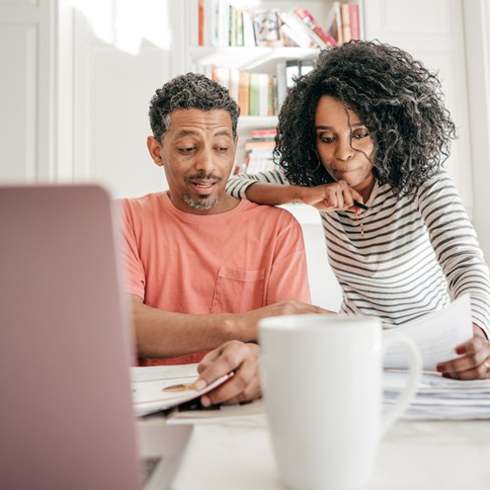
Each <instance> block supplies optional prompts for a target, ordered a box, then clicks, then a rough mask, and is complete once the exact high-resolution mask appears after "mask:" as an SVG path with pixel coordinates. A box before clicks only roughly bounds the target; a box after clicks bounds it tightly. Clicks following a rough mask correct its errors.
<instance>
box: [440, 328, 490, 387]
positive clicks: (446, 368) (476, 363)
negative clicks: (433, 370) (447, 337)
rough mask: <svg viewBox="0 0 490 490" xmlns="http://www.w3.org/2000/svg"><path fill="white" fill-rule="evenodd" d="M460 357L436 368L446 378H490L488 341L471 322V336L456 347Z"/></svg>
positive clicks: (489, 348)
mask: <svg viewBox="0 0 490 490" xmlns="http://www.w3.org/2000/svg"><path fill="white" fill-rule="evenodd" d="M456 354H459V355H460V356H461V357H458V358H457V359H452V360H450V361H447V362H441V363H439V364H438V365H437V370H438V371H439V372H440V373H442V375H443V376H445V377H447V378H454V379H490V342H489V341H488V339H487V338H486V336H485V334H484V333H483V330H482V329H481V328H480V327H479V326H478V325H475V324H473V337H472V338H471V339H470V340H468V341H467V342H465V343H464V344H461V345H458V346H457V347H456Z"/></svg>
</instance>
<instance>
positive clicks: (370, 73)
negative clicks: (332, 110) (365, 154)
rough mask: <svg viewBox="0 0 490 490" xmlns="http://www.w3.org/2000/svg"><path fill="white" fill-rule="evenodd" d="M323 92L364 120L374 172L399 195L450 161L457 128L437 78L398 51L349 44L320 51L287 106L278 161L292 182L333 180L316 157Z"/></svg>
mask: <svg viewBox="0 0 490 490" xmlns="http://www.w3.org/2000/svg"><path fill="white" fill-rule="evenodd" d="M323 95H329V96H332V97H335V98H337V99H339V100H340V101H342V102H343V103H344V104H345V105H346V106H347V107H349V108H351V109H352V110H353V111H354V112H356V113H357V115H358V116H359V117H360V118H361V121H362V122H363V124H365V125H366V127H367V128H368V130H369V131H370V136H371V138H372V139H373V142H374V148H375V151H374V156H373V162H372V163H373V174H374V176H375V177H376V178H377V180H378V182H379V183H380V185H382V184H385V183H388V184H389V185H390V186H391V188H392V189H393V192H394V194H395V195H398V196H401V195H407V194H411V193H413V192H415V191H416V190H417V189H418V187H419V186H420V185H421V184H423V183H424V182H425V181H426V180H427V179H428V178H429V177H431V176H432V175H433V174H434V173H435V172H436V171H437V170H438V169H439V168H440V167H441V165H442V164H443V163H444V161H445V160H446V159H447V157H448V156H449V151H450V145H451V139H452V138H454V137H455V126H454V123H453V122H452V120H451V118H450V114H449V111H448V110H447V109H446V108H445V106H444V96H443V94H442V92H441V83H440V81H439V80H438V78H437V76H436V75H435V74H432V73H430V72H429V71H428V70H427V69H426V68H425V67H424V66H423V65H422V63H421V62H419V61H415V60H414V59H413V58H412V56H411V55H409V54H408V53H406V52H405V51H403V50H401V49H399V48H396V47H393V46H390V45H387V44H382V43H379V42H377V41H375V42H367V41H351V42H350V43H347V44H344V45H342V46H339V47H335V48H331V49H326V50H324V51H322V52H321V53H320V56H319V58H318V60H317V62H316V66H315V69H314V70H312V71H310V72H309V73H308V74H306V75H304V76H302V77H299V78H298V79H297V81H296V83H295V86H294V87H293V88H292V89H291V90H290V91H289V93H288V95H287V97H286V99H285V101H284V104H283V106H282V109H281V112H280V114H279V124H278V134H277V137H276V149H275V157H276V159H278V161H279V164H280V165H281V166H282V167H283V168H284V170H285V173H286V176H287V177H288V179H289V180H290V182H291V183H293V184H297V185H306V186H314V185H318V184H323V183H328V182H333V179H332V178H331V177H330V175H329V174H328V173H327V171H326V170H325V168H324V167H323V165H322V164H321V162H320V161H319V157H318V154H317V152H316V142H315V112H316V107H317V105H318V101H319V99H320V98H321V97H322V96H323Z"/></svg>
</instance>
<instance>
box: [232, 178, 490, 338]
mask: <svg viewBox="0 0 490 490" xmlns="http://www.w3.org/2000/svg"><path fill="white" fill-rule="evenodd" d="M257 180H258V181H260V182H271V183H279V184H288V181H287V180H286V178H285V176H284V174H283V173H282V172H281V171H280V170H277V171H276V170H274V171H270V172H264V173H260V174H255V175H239V176H236V177H234V178H232V179H230V181H229V183H228V186H227V191H228V192H229V193H230V194H232V195H234V196H235V197H242V198H244V197H245V191H246V189H247V187H249V186H250V185H251V184H252V183H253V182H255V181H257ZM366 204H367V205H368V206H369V209H368V210H367V211H362V212H361V214H360V215H359V217H357V218H356V216H355V214H354V213H353V212H350V211H333V212H328V213H327V212H322V213H320V214H321V218H322V225H323V229H324V233H325V239H326V241H327V250H328V259H329V262H330V266H331V267H332V270H333V271H334V273H335V275H336V277H337V279H338V281H339V284H340V286H341V288H342V292H343V295H342V296H343V299H342V305H341V309H340V311H341V312H344V313H356V314H365V315H375V316H378V317H380V318H381V319H382V321H383V323H384V325H385V326H386V327H394V326H397V325H400V324H403V323H405V322H409V321H411V320H414V319H416V318H418V317H420V316H422V315H425V314H427V313H430V312H432V311H434V310H438V309H441V308H442V307H444V306H446V305H447V304H448V303H449V302H450V301H451V300H454V299H456V298H458V297H459V296H461V295H463V294H465V293H469V294H470V298H471V309H472V316H473V322H474V323H476V324H477V325H478V326H480V327H482V328H483V329H484V330H485V332H486V334H487V336H488V337H489V338H490V280H489V272H488V266H487V265H486V264H485V261H484V259H483V254H482V251H481V249H480V247H479V245H478V240H477V237H476V233H475V230H474V228H473V226H472V224H471V222H470V220H469V219H468V216H467V214H466V211H465V209H464V206H463V204H462V202H461V199H460V197H459V195H458V192H457V190H456V188H455V186H454V184H453V183H452V181H451V179H450V177H449V176H448V175H447V173H446V172H444V171H441V172H440V173H438V174H437V175H436V176H434V177H433V178H432V179H430V180H429V181H428V182H426V183H425V185H423V186H422V187H421V188H420V189H419V190H418V192H417V193H416V194H415V195H411V196H405V197H401V198H398V199H397V198H396V197H394V196H393V194H392V192H391V190H390V186H389V185H383V186H378V185H377V184H375V186H374V188H373V191H372V193H371V196H370V198H369V200H368V202H367V203H366Z"/></svg>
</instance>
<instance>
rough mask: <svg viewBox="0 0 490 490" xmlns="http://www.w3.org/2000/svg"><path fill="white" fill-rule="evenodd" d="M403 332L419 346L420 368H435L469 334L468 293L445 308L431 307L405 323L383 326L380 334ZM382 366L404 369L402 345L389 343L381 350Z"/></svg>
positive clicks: (471, 334) (432, 369) (453, 357)
mask: <svg viewBox="0 0 490 490" xmlns="http://www.w3.org/2000/svg"><path fill="white" fill-rule="evenodd" d="M397 334H403V335H405V336H407V337H410V338H411V339H412V340H414V341H415V342H416V343H417V345H418V346H419V348H420V350H421V353H422V358H423V363H424V369H425V370H428V371H435V370H436V365H437V364H438V363H439V362H442V361H448V360H450V359H455V358H456V357H458V356H457V354H456V352H455V351H454V349H455V347H456V346H457V345H459V344H461V343H463V342H466V341H467V340H469V339H471V337H472V336H473V327H472V320H471V308H470V297H469V295H464V296H461V297H460V298H458V299H456V300H455V301H453V302H452V303H451V304H450V305H449V306H447V307H446V308H444V309H442V310H439V311H435V312H433V313H430V314H428V315H425V316H423V317H422V318H419V319H418V320H415V321H413V322H410V323H406V324H405V325H401V326H399V327H396V328H394V329H390V330H385V331H384V335H385V336H387V337H389V336H391V335H397ZM384 359H385V361H384V365H385V367H386V368H396V369H404V368H406V367H407V364H408V363H407V357H406V354H405V353H404V352H403V348H402V347H398V346H393V347H390V349H389V350H388V351H387V352H386V354H385V358H384Z"/></svg>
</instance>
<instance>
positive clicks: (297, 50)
mask: <svg viewBox="0 0 490 490" xmlns="http://www.w3.org/2000/svg"><path fill="white" fill-rule="evenodd" d="M362 1H363V0H359V1H358V0H351V1H345V2H338V1H334V0H310V1H306V2H299V1H290V0H287V1H282V0H261V1H255V2H252V1H248V2H245V1H240V0H228V1H227V0H189V2H190V4H189V7H188V9H189V10H188V12H189V13H192V15H193V25H194V28H193V29H191V30H190V32H189V34H190V39H189V42H188V51H187V59H188V61H189V65H190V66H189V67H188V69H189V71H195V72H200V73H204V74H205V75H207V76H208V77H210V78H214V79H215V80H217V81H218V82H219V83H221V84H222V85H225V86H227V87H228V88H229V89H230V92H231V95H232V96H233V97H234V98H235V99H236V100H237V101H238V103H239V106H240V109H241V116H240V120H239V123H238V133H239V144H238V148H237V153H236V165H235V167H236V168H238V169H241V170H245V171H246V167H247V165H246V162H247V150H246V145H247V142H249V141H250V138H251V133H252V132H253V131H255V130H259V129H267V128H274V127H276V125H277V114H278V112H279V110H280V105H281V102H282V100H283V99H284V97H285V95H286V93H287V89H288V86H290V84H291V83H293V77H294V76H297V75H299V74H304V73H305V72H306V70H307V69H311V67H312V66H313V63H314V60H315V58H316V57H317V55H318V53H319V51H320V50H321V49H324V48H328V47H329V46H331V45H332V44H335V43H336V42H337V39H332V36H338V35H339V34H338V33H334V32H333V30H332V29H329V27H330V26H331V25H333V24H334V23H336V24H337V30H339V32H340V36H341V35H342V32H341V31H342V13H344V15H345V12H346V10H349V8H355V9H356V10H357V15H358V19H361V18H362V9H363V5H362ZM343 5H344V6H343ZM349 5H355V6H356V7H349ZM230 6H231V8H230ZM343 9H344V10H343ZM345 9H346V10H345ZM235 11H238V12H239V14H238V15H239V16H240V20H239V21H238V20H236V19H235V18H234V16H236V15H237V14H236V12H235ZM223 12H225V14H226V15H224V14H223ZM271 13H274V14H271ZM228 14H229V15H228ZM274 16H275V17H274ZM226 17H227V18H226ZM292 17H293V19H291V18H292ZM306 17H308V18H306ZM256 18H259V20H260V23H256ZM357 24H358V28H357V31H358V33H357V37H359V38H362V33H363V26H362V22H361V21H360V20H358V22H357ZM247 26H248V28H247ZM251 26H252V27H251ZM284 26H286V28H287V29H288V30H286V31H284V30H283V28H284ZM250 28H252V29H253V31H254V34H253V35H251V34H250V32H249V29H250ZM274 29H277V35H275V33H274ZM259 31H260V34H259ZM312 31H314V32H313V33H312ZM237 32H240V35H237ZM247 32H248V34H247ZM306 33H308V34H306ZM288 34H289V35H288ZM350 35H353V36H354V37H355V36H356V34H355V33H354V34H353V31H352V29H351V31H350ZM251 38H254V39H252V40H251ZM341 42H342V41H341ZM242 76H243V79H244V80H246V81H245V82H243V79H242V78H241V77H242ZM264 77H265V78H264ZM267 77H268V78H267ZM259 79H260V80H261V81H257V80H259ZM267 80H268V82H267ZM243 83H245V84H246V86H247V92H248V96H247V98H246V99H244V98H243V96H242V95H241V93H240V87H241V86H242V84H243ZM257 84H258V85H259V87H258V88H257ZM267 84H268V88H265V85H267ZM266 90H267V94H265V92H266ZM257 92H259V93H260V94H261V95H257ZM257 98H259V99H261V101H262V102H257V100H256V99H257ZM264 98H266V99H267V100H268V102H263V101H264ZM271 98H272V100H271ZM252 99H253V101H252ZM254 168H255V167H254ZM294 209H295V210H298V207H297V206H295V207H294ZM298 212H299V211H296V214H298ZM307 221H310V218H308V219H307Z"/></svg>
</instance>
